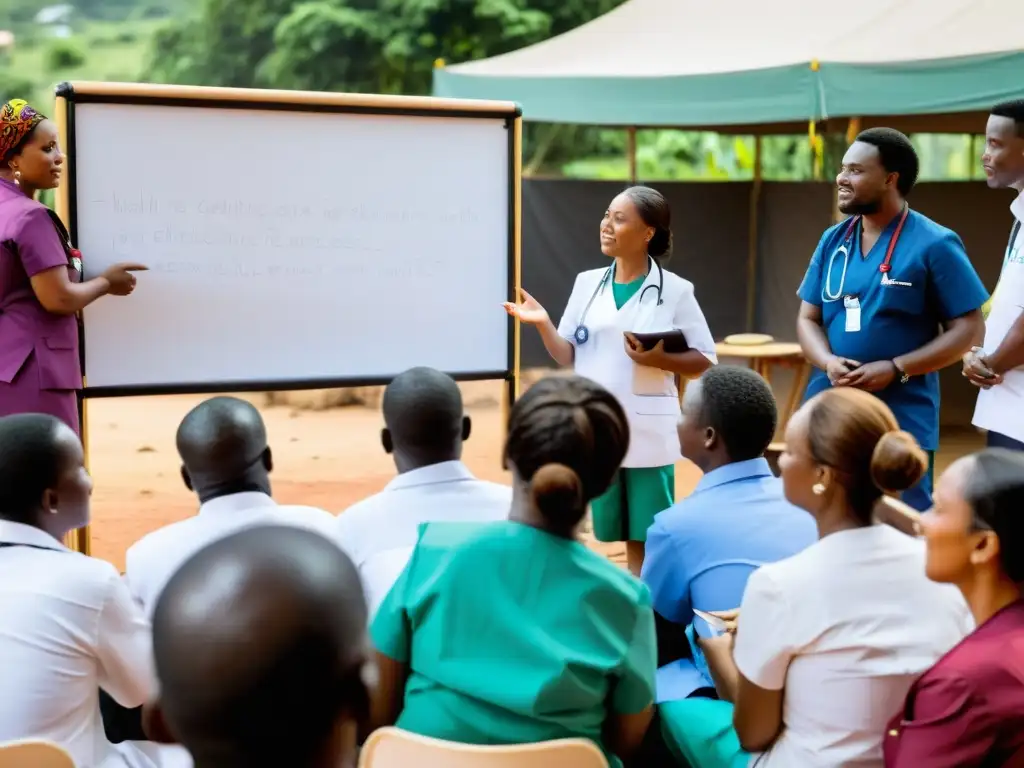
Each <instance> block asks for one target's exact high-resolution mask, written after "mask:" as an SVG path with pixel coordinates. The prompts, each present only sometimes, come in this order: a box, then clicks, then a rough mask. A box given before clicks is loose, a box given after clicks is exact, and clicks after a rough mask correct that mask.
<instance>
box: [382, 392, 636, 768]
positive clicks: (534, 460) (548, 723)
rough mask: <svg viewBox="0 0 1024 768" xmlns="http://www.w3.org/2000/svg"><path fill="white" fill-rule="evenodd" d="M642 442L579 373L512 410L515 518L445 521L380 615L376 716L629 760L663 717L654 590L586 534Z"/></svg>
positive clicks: (508, 457)
mask: <svg viewBox="0 0 1024 768" xmlns="http://www.w3.org/2000/svg"><path fill="white" fill-rule="evenodd" d="M628 443H629V426H628V422H627V421H626V417H625V414H624V413H623V410H622V407H621V406H620V405H619V403H618V401H617V400H616V399H615V398H614V397H613V396H612V395H611V394H609V393H608V392H607V391H606V390H605V389H603V388H602V387H601V386H599V385H597V384H595V383H594V382H592V381H590V380H588V379H584V378H581V377H578V376H571V377H568V378H563V377H558V378H548V379H544V380H542V381H540V382H538V383H537V384H536V385H535V386H534V387H532V388H531V389H530V390H529V391H528V392H526V394H524V395H523V396H522V398H520V399H519V400H518V401H517V402H516V403H515V405H514V406H513V408H512V412H511V416H510V420H509V425H508V438H507V440H506V444H505V453H504V458H505V464H506V467H507V468H508V469H510V470H511V472H512V481H513V497H512V509H511V512H510V514H509V519H508V520H507V521H502V522H499V523H489V524H476V523H469V524H463V523H429V524H426V525H424V526H423V527H422V528H421V530H420V538H419V542H418V543H417V545H416V548H415V550H414V551H413V554H412V558H411V559H410V561H409V564H408V565H407V566H406V568H405V570H404V571H403V572H402V575H401V576H400V577H399V579H398V581H397V582H396V584H395V586H394V587H393V588H392V590H391V592H390V593H389V594H388V596H387V597H386V598H385V599H384V602H383V603H382V604H381V607H380V609H379V611H378V613H377V615H376V617H375V619H374V622H373V626H372V629H371V636H372V638H373V641H374V644H375V645H376V648H377V651H378V663H379V666H380V694H381V695H380V696H379V699H378V702H377V704H378V706H377V711H376V717H375V720H376V724H377V725H378V726H381V725H397V726H398V727H399V728H403V729H405V730H408V731H412V732H415V733H419V734H422V735H425V736H431V737H434V738H440V739H446V740H449V741H457V742H462V743H470V744H522V743H533V742H539V741H547V740H551V739H560V738H569V737H583V738H588V739H591V740H592V741H593V742H594V743H596V744H597V745H598V746H599V747H600V748H601V749H602V750H604V752H605V754H606V756H607V757H608V758H609V760H610V762H611V764H612V765H613V766H617V765H619V760H618V758H624V757H626V756H627V755H629V754H630V753H631V752H632V751H633V750H635V749H636V748H638V747H639V745H640V744H641V742H642V741H643V737H644V733H645V731H646V730H647V726H648V725H649V723H650V720H651V717H652V714H653V701H654V672H655V660H656V646H655V637H654V615H653V613H652V610H651V604H650V594H649V593H648V591H647V588H646V587H645V586H644V585H643V584H642V583H641V582H640V581H639V580H637V579H635V578H634V577H632V576H631V575H629V574H628V573H627V572H626V571H624V570H622V569H620V568H618V567H616V566H615V565H613V564H612V563H611V562H609V561H608V560H607V559H606V558H604V557H602V556H601V555H598V554H596V553H595V552H592V551H590V550H589V549H588V548H587V547H586V546H585V545H584V544H582V543H581V542H580V541H578V540H577V530H578V527H579V524H580V522H581V521H582V520H583V517H584V514H585V513H586V509H587V503H588V502H589V501H590V500H591V499H593V498H595V497H596V496H598V495H600V494H601V493H603V492H604V491H605V489H606V488H608V486H609V484H610V483H611V480H612V477H613V476H614V474H615V471H616V470H617V469H618V468H619V464H620V462H621V461H622V458H623V456H624V455H625V453H626V448H627V446H628Z"/></svg>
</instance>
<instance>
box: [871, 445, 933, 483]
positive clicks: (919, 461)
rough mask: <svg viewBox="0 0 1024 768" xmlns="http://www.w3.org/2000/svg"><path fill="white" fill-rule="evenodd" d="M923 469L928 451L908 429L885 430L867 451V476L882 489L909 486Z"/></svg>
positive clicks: (919, 476) (918, 479) (926, 464)
mask: <svg viewBox="0 0 1024 768" xmlns="http://www.w3.org/2000/svg"><path fill="white" fill-rule="evenodd" d="M927 472H928V454H927V453H925V452H924V451H923V450H922V449H921V446H920V445H918V444H917V440H915V439H914V436H913V435H911V434H910V433H909V432H903V431H902V430H893V431H892V432H886V433H885V434H884V435H882V438H881V440H879V441H878V444H877V445H875V450H874V452H873V453H872V454H871V480H872V482H874V484H875V485H876V486H877V487H878V488H879V489H881V490H882V491H883V492H885V493H899V492H901V491H905V490H907V489H909V488H913V487H914V486H915V485H916V484H917V483H918V482H919V481H920V480H921V478H922V477H924V476H925V474H926V473H927Z"/></svg>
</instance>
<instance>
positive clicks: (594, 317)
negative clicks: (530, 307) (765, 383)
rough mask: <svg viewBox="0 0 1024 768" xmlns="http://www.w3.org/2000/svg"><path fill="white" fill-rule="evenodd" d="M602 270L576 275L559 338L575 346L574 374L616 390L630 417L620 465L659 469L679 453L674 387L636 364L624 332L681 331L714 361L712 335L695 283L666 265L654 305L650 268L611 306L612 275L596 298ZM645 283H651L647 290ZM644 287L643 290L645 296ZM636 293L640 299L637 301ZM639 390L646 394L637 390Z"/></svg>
mask: <svg viewBox="0 0 1024 768" xmlns="http://www.w3.org/2000/svg"><path fill="white" fill-rule="evenodd" d="M606 272H607V268H602V269H592V270H589V271H587V272H581V273H580V274H579V275H578V276H577V277H576V284H575V285H574V286H573V289H572V295H570V296H569V303H568V304H567V305H566V307H565V312H564V313H563V315H562V319H561V321H560V322H559V324H558V335H559V336H561V337H562V338H563V339H566V340H567V341H569V342H571V343H572V345H573V346H574V347H575V348H576V352H575V363H574V367H575V372H576V373H577V374H579V375H580V376H585V377H586V378H588V379H592V380H593V381H596V382H597V383H598V384H600V385H602V386H603V387H605V389H607V390H608V391H609V392H611V393H612V394H613V395H615V397H616V399H617V400H618V401H619V403H620V404H621V405H622V407H623V409H624V410H625V411H626V416H627V417H628V419H629V429H630V440H629V450H628V452H627V453H626V458H625V459H624V460H623V462H622V466H623V467H626V468H631V467H663V466H667V465H669V464H675V463H676V462H677V461H679V460H680V459H681V458H682V455H681V454H680V452H679V437H678V435H677V433H676V422H677V421H678V420H679V390H678V389H677V388H676V384H675V375H674V374H672V373H669V372H667V371H662V370H659V369H655V368H650V367H648V366H641V365H638V364H637V363H635V362H633V360H632V359H630V357H629V355H627V354H626V350H625V342H624V340H623V333H624V332H626V331H630V332H635V333H659V332H664V331H671V330H680V331H682V332H683V334H684V335H685V336H686V341H687V343H688V344H689V345H690V348H691V349H696V350H697V351H699V352H700V353H701V354H703V355H704V356H705V357H706V358H707V359H708V360H710V361H711V362H712V363H717V362H718V357H717V355H716V354H715V340H714V339H713V338H712V336H711V331H710V329H709V328H708V324H707V321H706V320H705V319H704V313H703V312H702V311H701V308H700V305H699V304H698V303H697V298H696V296H695V295H694V290H693V283H691V282H690V281H689V280H684V279H683V278H681V277H679V275H675V274H673V273H671V272H669V271H668V270H664V275H665V277H664V287H663V289H662V294H663V299H664V300H663V303H662V304H661V305H660V306H659V305H658V298H657V296H658V290H657V286H658V275H659V270H658V267H657V266H656V265H652V266H651V269H650V272H649V273H648V275H647V277H646V279H645V280H644V283H643V285H642V286H641V287H640V290H638V291H637V292H636V293H635V294H634V295H633V296H632V297H631V298H630V299H629V301H627V302H626V303H625V304H623V305H622V309H616V307H615V297H614V295H613V289H612V283H611V280H612V279H611V278H609V280H608V281H607V282H606V283H605V285H604V287H603V288H601V290H600V291H599V292H598V294H597V296H596V297H595V298H594V301H593V303H592V304H591V305H590V309H589V310H588V311H587V313H586V318H585V319H584V318H583V313H584V309H585V308H586V306H587V302H589V301H590V297H591V296H594V291H595V290H597V287H598V285H599V284H600V283H601V279H602V278H603V277H604V275H605V273H606ZM648 286H654V287H653V288H650V290H648ZM645 291H646V293H645ZM641 297H642V298H643V301H642V302H641ZM581 322H582V324H584V325H586V327H587V330H588V331H589V334H590V335H589V338H588V339H587V341H586V342H585V343H583V344H579V343H577V341H576V338H575V333H576V328H577V327H578V326H579V325H580V324H581ZM638 392H643V393H646V394H637V393H638Z"/></svg>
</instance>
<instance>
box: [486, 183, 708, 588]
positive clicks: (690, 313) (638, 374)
mask: <svg viewBox="0 0 1024 768" xmlns="http://www.w3.org/2000/svg"><path fill="white" fill-rule="evenodd" d="M600 235H601V251H602V252H603V253H604V254H605V256H608V257H610V258H611V259H613V261H612V265H611V266H610V267H599V268H597V269H592V270H588V271H586V272H581V273H580V274H579V275H578V276H577V277H576V284H575V285H574V286H573V289H572V294H571V295H570V296H569V302H568V304H567V305H566V308H565V313H564V314H563V315H562V319H561V322H560V323H559V324H558V327H557V328H556V327H555V325H554V324H553V323H552V321H551V318H550V317H549V315H548V313H547V311H546V310H545V309H544V307H542V306H541V305H540V304H539V303H538V302H537V301H536V299H534V298H533V297H532V296H530V295H529V294H528V293H527V292H526V291H523V292H522V297H521V301H520V303H518V304H513V303H511V302H509V303H506V304H505V310H506V311H507V312H508V313H509V314H511V315H514V316H517V317H518V318H519V319H520V320H522V321H523V322H524V323H529V324H531V325H534V326H536V327H537V330H538V331H539V332H540V335H541V339H542V340H543V342H544V347H545V348H546V349H547V351H548V354H550V355H551V357H552V358H553V359H554V360H555V362H556V363H558V364H559V365H563V366H570V365H572V366H573V367H574V368H575V371H576V373H578V374H580V375H581V376H586V377H587V378H590V379H593V380H594V381H596V382H598V383H599V384H601V385H603V386H604V387H606V388H607V389H608V390H609V391H611V392H612V393H613V394H614V395H615V396H616V398H618V400H619V402H620V403H621V404H622V406H623V408H624V409H625V411H626V413H627V416H628V417H629V427H630V442H629V451H628V453H627V454H626V458H625V460H624V461H623V463H622V469H621V470H620V471H619V474H618V476H617V478H616V480H615V481H614V482H613V483H612V485H611V487H610V488H609V489H608V491H607V492H606V493H605V494H604V495H603V496H601V497H599V498H597V499H595V500H594V501H593V502H592V504H591V514H592V517H593V522H594V536H595V537H596V538H597V539H598V540H599V541H606V542H607V541H625V542H626V557H627V561H628V564H629V569H630V571H632V572H633V573H634V574H637V575H639V573H640V566H641V565H642V563H643V556H644V542H645V541H646V538H647V529H648V527H649V526H650V524H651V522H652V520H653V519H654V516H655V515H656V514H657V513H658V512H661V511H662V510H663V509H667V508H668V507H670V506H672V504H673V503H674V501H675V464H676V462H677V461H678V460H679V459H680V458H681V456H680V453H679V438H678V436H677V434H676V422H677V420H678V418H679V390H678V388H677V379H678V378H680V377H683V378H694V377H697V376H700V374H701V373H703V372H704V371H705V370H706V369H707V368H708V367H709V366H711V365H712V364H714V363H716V362H717V358H716V357H715V343H714V340H713V338H712V337H711V331H710V330H709V329H708V324H707V321H706V320H705V319H704V313H703V312H702V311H701V308H700V305H698V304H697V299H696V297H695V296H694V291H693V283H691V282H689V281H688V280H684V279H683V278H681V277H679V276H678V275H675V274H673V273H671V272H666V271H665V270H664V269H663V268H662V266H661V261H662V260H663V259H665V258H666V257H667V256H668V254H669V252H670V251H671V248H672V230H671V213H670V210H669V206H668V202H667V201H666V200H665V198H664V196H662V194H661V193H660V192H658V191H657V190H654V189H651V188H650V187H630V188H629V189H627V190H625V191H624V192H622V193H621V194H619V195H618V196H617V197H616V198H615V199H614V200H612V202H611V204H610V205H609V206H608V210H606V211H605V213H604V216H603V218H602V219H601V229H600ZM671 330H679V331H682V332H683V335H684V336H685V338H686V342H687V344H688V346H689V349H688V350H686V351H684V352H667V351H665V345H664V342H663V341H659V342H658V343H657V344H656V345H654V347H653V348H650V349H647V350H645V349H644V348H643V346H641V344H640V343H639V341H638V340H637V338H636V337H635V336H634V334H635V333H660V332H666V331H671Z"/></svg>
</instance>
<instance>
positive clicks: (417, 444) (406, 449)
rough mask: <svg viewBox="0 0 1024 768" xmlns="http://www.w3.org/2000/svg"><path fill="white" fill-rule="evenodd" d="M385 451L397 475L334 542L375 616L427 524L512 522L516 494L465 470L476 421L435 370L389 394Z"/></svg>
mask: <svg viewBox="0 0 1024 768" xmlns="http://www.w3.org/2000/svg"><path fill="white" fill-rule="evenodd" d="M382 406H383V411H384V424H385V427H384V429H383V430H382V431H381V443H383V445H384V450H385V451H386V452H387V453H389V454H391V455H392V456H393V458H394V461H395V467H396V469H397V470H398V476H397V477H396V478H395V479H393V480H392V481H391V482H390V483H388V484H387V486H386V487H385V488H384V490H383V491H381V492H380V493H378V494H375V495H373V496H370V497H369V498H368V499H364V500H363V501H360V502H359V503H357V504H354V505H353V506H351V507H349V508H348V509H347V510H345V511H344V512H343V513H342V514H341V515H339V516H338V518H337V522H336V523H335V537H336V538H337V541H338V543H339V544H340V545H341V546H342V547H343V548H344V549H345V551H346V552H348V554H349V555H350V556H351V558H352V560H353V561H354V562H355V564H356V567H357V568H359V571H360V574H361V575H362V577H363V584H364V586H365V588H366V591H367V600H368V602H369V605H370V615H371V616H372V615H373V613H374V611H375V610H376V607H377V605H378V603H380V601H381V600H382V599H383V598H384V596H385V595H386V594H387V593H388V590H389V589H391V585H392V584H393V583H394V581H395V579H397V578H398V574H400V573H401V572H402V568H404V567H405V563H406V561H408V559H409V554H410V553H411V552H412V548H413V545H414V544H415V543H416V537H417V532H418V529H419V526H420V524H421V523H429V522H442V521H452V522H490V521H493V520H503V519H505V518H506V517H507V516H508V509H509V506H510V504H511V503H512V489H511V488H509V487H508V486H505V485H499V484H498V483H488V482H485V481H483V480H478V479H476V478H475V477H474V476H473V473H471V472H470V471H469V469H468V468H467V467H466V465H465V464H463V463H462V461H461V457H462V444H463V443H464V442H465V441H466V440H467V439H468V438H469V432H470V426H471V425H470V420H469V416H467V415H465V413H464V412H463V410H462V394H461V393H460V392H459V386H458V384H456V383H455V381H453V380H452V378H451V377H450V376H448V375H447V374H444V373H441V372H440V371H435V370H434V369H433V368H412V369H410V370H408V371H405V372H404V373H400V374H399V375H398V376H396V377H395V378H394V380H393V381H392V382H391V383H390V384H389V385H388V386H387V388H386V389H385V390H384V398H383V404H382Z"/></svg>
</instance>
